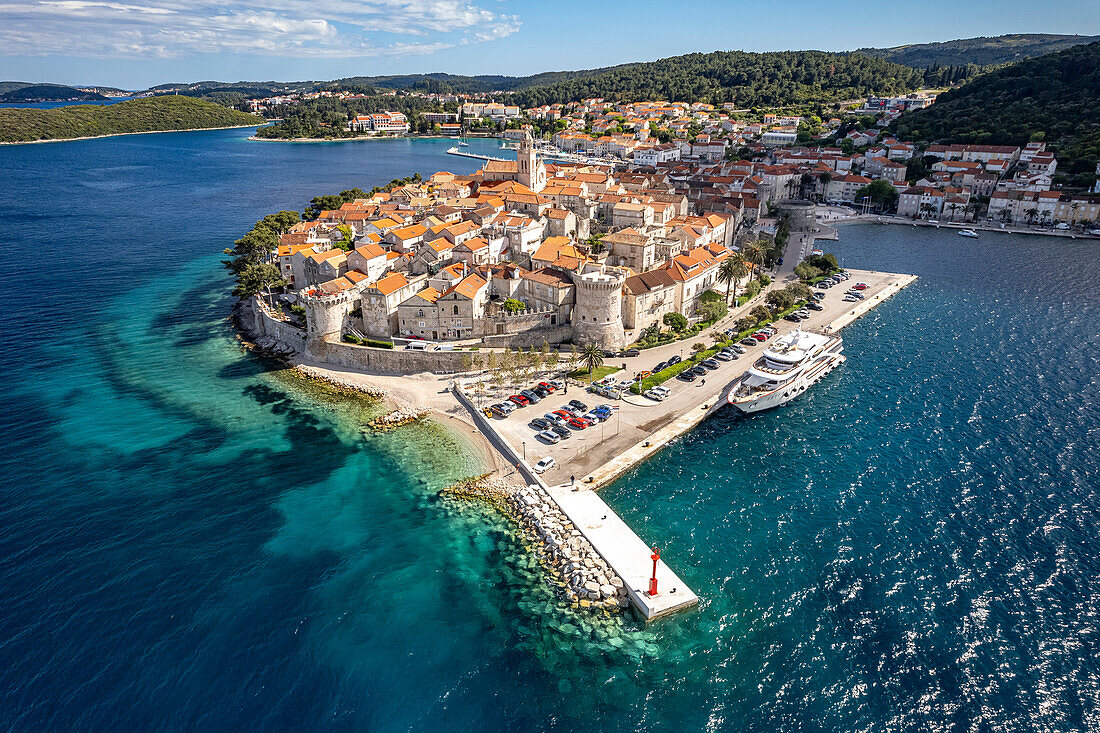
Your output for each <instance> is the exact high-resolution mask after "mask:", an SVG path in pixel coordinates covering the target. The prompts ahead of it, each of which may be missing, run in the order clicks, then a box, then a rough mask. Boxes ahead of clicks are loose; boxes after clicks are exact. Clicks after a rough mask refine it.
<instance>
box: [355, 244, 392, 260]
mask: <svg viewBox="0 0 1100 733" xmlns="http://www.w3.org/2000/svg"><path fill="white" fill-rule="evenodd" d="M355 252H356V254H358V255H359V256H360V257H362V258H364V259H368V260H373V259H374V258H375V257H385V256H386V250H384V249H382V248H381V247H380V246H378V245H377V244H375V243H374V242H371V243H370V244H364V245H362V246H361V247H356V248H355Z"/></svg>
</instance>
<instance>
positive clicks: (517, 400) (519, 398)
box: [508, 394, 531, 407]
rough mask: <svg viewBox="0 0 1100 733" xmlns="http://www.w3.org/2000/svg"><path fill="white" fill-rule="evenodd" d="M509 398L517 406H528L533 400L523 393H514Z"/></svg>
mask: <svg viewBox="0 0 1100 733" xmlns="http://www.w3.org/2000/svg"><path fill="white" fill-rule="evenodd" d="M508 399H509V400H511V401H512V402H513V403H514V404H515V406H516V407H527V405H529V404H531V400H529V399H527V398H526V397H524V396H523V395H521V394H514V395H512V396H511V397H509V398H508Z"/></svg>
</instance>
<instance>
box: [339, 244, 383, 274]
mask: <svg viewBox="0 0 1100 733" xmlns="http://www.w3.org/2000/svg"><path fill="white" fill-rule="evenodd" d="M386 254H387V253H386V250H385V249H383V248H382V246H381V245H379V244H377V243H375V242H368V243H366V244H362V245H360V246H358V247H356V248H355V249H353V250H351V251H350V252H348V270H349V271H352V270H358V271H359V272H362V273H363V274H365V275H366V276H367V278H368V279H369V280H371V281H374V280H377V279H378V278H379V277H381V276H382V274H383V273H384V272H386V270H388V269H389V259H388V258H387V257H386Z"/></svg>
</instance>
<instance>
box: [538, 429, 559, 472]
mask: <svg viewBox="0 0 1100 733" xmlns="http://www.w3.org/2000/svg"><path fill="white" fill-rule="evenodd" d="M555 437H556V436H555ZM556 465H558V462H557V461H555V460H554V459H553V458H552V457H551V456H546V457H545V458H540V459H539V462H538V463H536V464H535V466H534V469H535V473H543V472H544V471H549V470H550V469H551V468H553V467H554V466H556Z"/></svg>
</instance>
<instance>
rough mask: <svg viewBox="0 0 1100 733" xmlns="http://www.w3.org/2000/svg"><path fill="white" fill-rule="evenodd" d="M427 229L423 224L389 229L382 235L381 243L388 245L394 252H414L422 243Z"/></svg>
mask: <svg viewBox="0 0 1100 733" xmlns="http://www.w3.org/2000/svg"><path fill="white" fill-rule="evenodd" d="M427 232H428V228H427V227H426V226H424V225H423V224H412V225H410V226H403V227H399V228H397V229H391V230H390V231H388V232H386V233H385V234H384V235H382V241H384V242H386V243H387V244H389V245H390V246H391V247H392V249H393V250H394V251H395V252H415V251H416V250H417V248H418V247H419V246H420V245H421V243H423V241H424V235H425V234H427Z"/></svg>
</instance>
